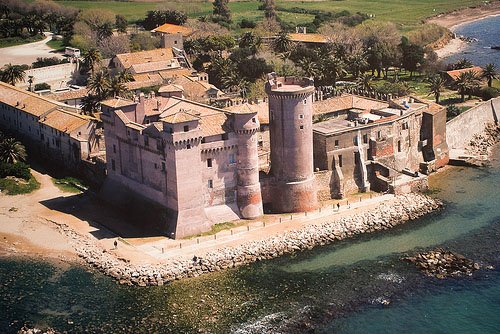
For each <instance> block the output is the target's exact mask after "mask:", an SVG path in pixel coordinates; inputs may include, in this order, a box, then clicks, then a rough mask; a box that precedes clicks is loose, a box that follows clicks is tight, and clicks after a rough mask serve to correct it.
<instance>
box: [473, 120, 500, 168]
mask: <svg viewBox="0 0 500 334" xmlns="http://www.w3.org/2000/svg"><path fill="white" fill-rule="evenodd" d="M498 142H500V125H495V124H492V123H490V124H487V125H486V127H485V128H484V130H483V131H482V132H480V133H477V134H475V135H474V136H473V137H472V139H471V141H470V142H469V144H468V145H467V152H468V153H470V154H471V155H473V156H478V157H480V158H482V159H483V160H487V159H488V158H487V157H488V155H489V153H490V152H489V149H490V147H492V146H493V145H495V144H497V143H498Z"/></svg>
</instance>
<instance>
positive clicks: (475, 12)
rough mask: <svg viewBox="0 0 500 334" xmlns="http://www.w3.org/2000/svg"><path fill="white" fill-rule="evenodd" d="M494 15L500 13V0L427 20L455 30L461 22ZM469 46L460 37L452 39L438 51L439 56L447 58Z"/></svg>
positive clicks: (464, 22)
mask: <svg viewBox="0 0 500 334" xmlns="http://www.w3.org/2000/svg"><path fill="white" fill-rule="evenodd" d="M492 15H500V1H495V2H492V3H486V4H482V5H480V6H478V7H475V8H465V9H459V10H454V11H452V12H449V13H446V14H439V15H437V16H434V17H432V18H430V19H428V20H427V23H435V24H438V25H440V26H443V27H446V28H448V29H450V30H452V31H453V29H454V28H456V27H457V26H459V25H461V24H466V23H470V22H473V21H476V20H480V19H483V18H485V17H488V16H492ZM466 46H467V43H466V42H465V41H463V40H461V39H459V38H454V39H452V40H450V42H448V43H447V44H446V45H444V46H443V47H442V48H439V49H437V50H435V51H436V53H437V55H438V57H440V58H445V57H448V56H450V55H452V54H454V53H457V52H459V51H460V50H461V49H463V48H464V47H466Z"/></svg>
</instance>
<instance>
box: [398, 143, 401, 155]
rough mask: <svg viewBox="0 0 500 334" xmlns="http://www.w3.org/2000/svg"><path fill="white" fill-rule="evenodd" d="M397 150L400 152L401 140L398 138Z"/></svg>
mask: <svg viewBox="0 0 500 334" xmlns="http://www.w3.org/2000/svg"><path fill="white" fill-rule="evenodd" d="M398 152H401V140H398Z"/></svg>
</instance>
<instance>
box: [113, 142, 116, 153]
mask: <svg viewBox="0 0 500 334" xmlns="http://www.w3.org/2000/svg"><path fill="white" fill-rule="evenodd" d="M113 153H116V145H115V144H113Z"/></svg>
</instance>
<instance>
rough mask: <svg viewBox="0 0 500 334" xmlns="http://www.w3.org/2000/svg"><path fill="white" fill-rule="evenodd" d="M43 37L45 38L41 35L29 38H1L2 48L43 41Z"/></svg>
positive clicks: (0, 44) (0, 46)
mask: <svg viewBox="0 0 500 334" xmlns="http://www.w3.org/2000/svg"><path fill="white" fill-rule="evenodd" d="M42 39H43V37H42V36H40V35H35V36H30V37H28V38H22V37H7V38H1V39H0V48H6V47H8V46H14V45H20V44H26V43H33V42H37V41H41V40H42Z"/></svg>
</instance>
